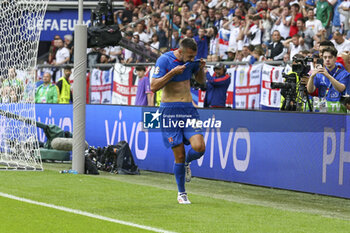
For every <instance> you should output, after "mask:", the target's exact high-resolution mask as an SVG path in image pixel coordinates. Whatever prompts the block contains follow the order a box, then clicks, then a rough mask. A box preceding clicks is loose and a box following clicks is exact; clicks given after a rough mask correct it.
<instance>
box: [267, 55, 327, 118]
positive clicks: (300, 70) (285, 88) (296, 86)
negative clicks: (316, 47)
mask: <svg viewBox="0 0 350 233" xmlns="http://www.w3.org/2000/svg"><path fill="white" fill-rule="evenodd" d="M322 61H323V60H322V59H321V60H320V61H318V62H320V63H321V62H322ZM309 62H313V58H311V57H305V58H304V57H299V56H294V57H293V64H292V72H293V73H291V74H285V73H283V74H282V77H283V78H284V80H285V81H284V82H283V83H280V82H272V83H271V88H272V89H281V95H282V96H283V97H284V98H285V100H284V101H283V103H282V107H281V110H286V111H301V110H302V105H303V103H305V102H306V101H307V102H308V105H309V109H310V111H311V112H312V108H311V103H310V99H309V97H308V93H307V89H306V85H305V84H303V83H301V82H300V79H301V78H302V77H305V76H308V73H309V71H310V65H308V63H309Z"/></svg>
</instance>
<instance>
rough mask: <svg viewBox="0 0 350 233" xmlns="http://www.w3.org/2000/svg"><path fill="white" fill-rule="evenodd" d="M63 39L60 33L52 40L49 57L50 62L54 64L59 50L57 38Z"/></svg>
mask: <svg viewBox="0 0 350 233" xmlns="http://www.w3.org/2000/svg"><path fill="white" fill-rule="evenodd" d="M59 39H61V37H60V36H59V35H55V37H54V39H53V40H52V41H51V46H50V49H49V58H48V63H49V64H52V62H53V61H54V60H55V57H56V52H57V49H58V48H57V40H59Z"/></svg>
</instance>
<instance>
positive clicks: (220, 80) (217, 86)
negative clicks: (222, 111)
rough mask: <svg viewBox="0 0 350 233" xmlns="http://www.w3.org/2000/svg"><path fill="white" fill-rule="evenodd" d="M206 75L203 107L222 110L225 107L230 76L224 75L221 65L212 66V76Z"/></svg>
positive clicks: (223, 68) (224, 70)
mask: <svg viewBox="0 0 350 233" xmlns="http://www.w3.org/2000/svg"><path fill="white" fill-rule="evenodd" d="M206 75H207V91H206V93H205V98H204V107H210V108H224V107H225V106H226V93H227V88H228V86H229V85H230V83H231V76H230V75H229V74H227V73H226V67H225V65H223V64H220V63H218V64H216V65H215V66H214V74H213V76H211V75H210V74H209V72H207V73H206Z"/></svg>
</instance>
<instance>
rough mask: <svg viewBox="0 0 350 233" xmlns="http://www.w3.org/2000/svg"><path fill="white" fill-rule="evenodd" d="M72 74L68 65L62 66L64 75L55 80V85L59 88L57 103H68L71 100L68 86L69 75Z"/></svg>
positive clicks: (71, 96)
mask: <svg viewBox="0 0 350 233" xmlns="http://www.w3.org/2000/svg"><path fill="white" fill-rule="evenodd" d="M71 74H72V70H71V68H70V67H68V66H67V67H65V68H64V76H63V77H61V78H60V79H59V80H58V82H57V84H56V85H57V87H58V90H59V100H58V103H59V104H69V103H71V102H73V95H72V92H71V88H70V81H69V78H70V75H71Z"/></svg>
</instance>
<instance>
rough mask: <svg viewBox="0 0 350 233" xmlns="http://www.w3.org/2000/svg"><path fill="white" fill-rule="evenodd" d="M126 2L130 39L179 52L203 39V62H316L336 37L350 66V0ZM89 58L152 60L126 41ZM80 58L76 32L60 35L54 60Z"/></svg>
mask: <svg viewBox="0 0 350 233" xmlns="http://www.w3.org/2000/svg"><path fill="white" fill-rule="evenodd" d="M124 6H125V9H124V10H116V11H115V12H114V22H115V23H116V24H118V25H119V28H120V30H121V31H122V32H123V33H122V34H123V36H124V37H126V38H127V39H129V40H132V41H133V42H135V43H138V44H140V45H142V46H144V48H145V49H149V50H152V51H153V52H156V53H163V52H166V51H169V50H176V49H177V48H178V47H179V41H180V39H182V38H193V39H194V40H195V41H196V42H197V44H198V54H197V57H196V59H199V58H205V59H206V60H207V61H208V62H220V61H245V62H248V63H249V64H253V63H255V62H256V61H273V60H275V61H285V62H286V61H290V60H292V58H293V56H294V55H296V54H302V55H304V56H309V57H313V58H314V59H315V61H316V59H318V58H319V57H320V56H319V54H320V49H319V47H320V43H321V42H323V41H331V42H332V43H333V44H334V47H335V48H336V49H337V51H338V56H339V57H340V60H339V61H341V62H342V64H343V66H344V67H345V69H348V67H349V56H348V55H347V53H348V52H349V51H350V41H349V40H348V38H349V37H350V30H349V15H350V1H341V0H329V1H327V0H318V1H317V0H316V1H315V0H300V1H297V0H293V1H291V0H259V1H257V0H250V1H249V0H211V1H205V0H174V1H168V0H166V1H158V0H154V1H145V0H129V1H125V2H124ZM170 12H173V14H170ZM171 18H172V20H171ZM170 22H172V24H171V25H170ZM169 37H170V38H171V40H169ZM87 56H88V65H89V66H90V67H91V66H93V65H95V64H97V63H114V62H120V63H139V62H147V60H146V59H145V58H144V57H142V56H140V55H138V54H135V53H133V52H131V51H129V50H128V49H124V48H122V47H120V46H115V47H106V48H92V49H88V51H87ZM67 59H68V60H67ZM73 60H74V58H73V47H72V37H71V36H70V35H67V36H65V37H64V38H59V36H57V38H56V37H55V38H54V41H53V43H52V48H51V49H50V56H49V61H48V63H49V64H54V65H55V64H56V65H57V64H62V63H66V62H69V63H72V62H73ZM348 71H349V70H348ZM54 81H55V80H54Z"/></svg>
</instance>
